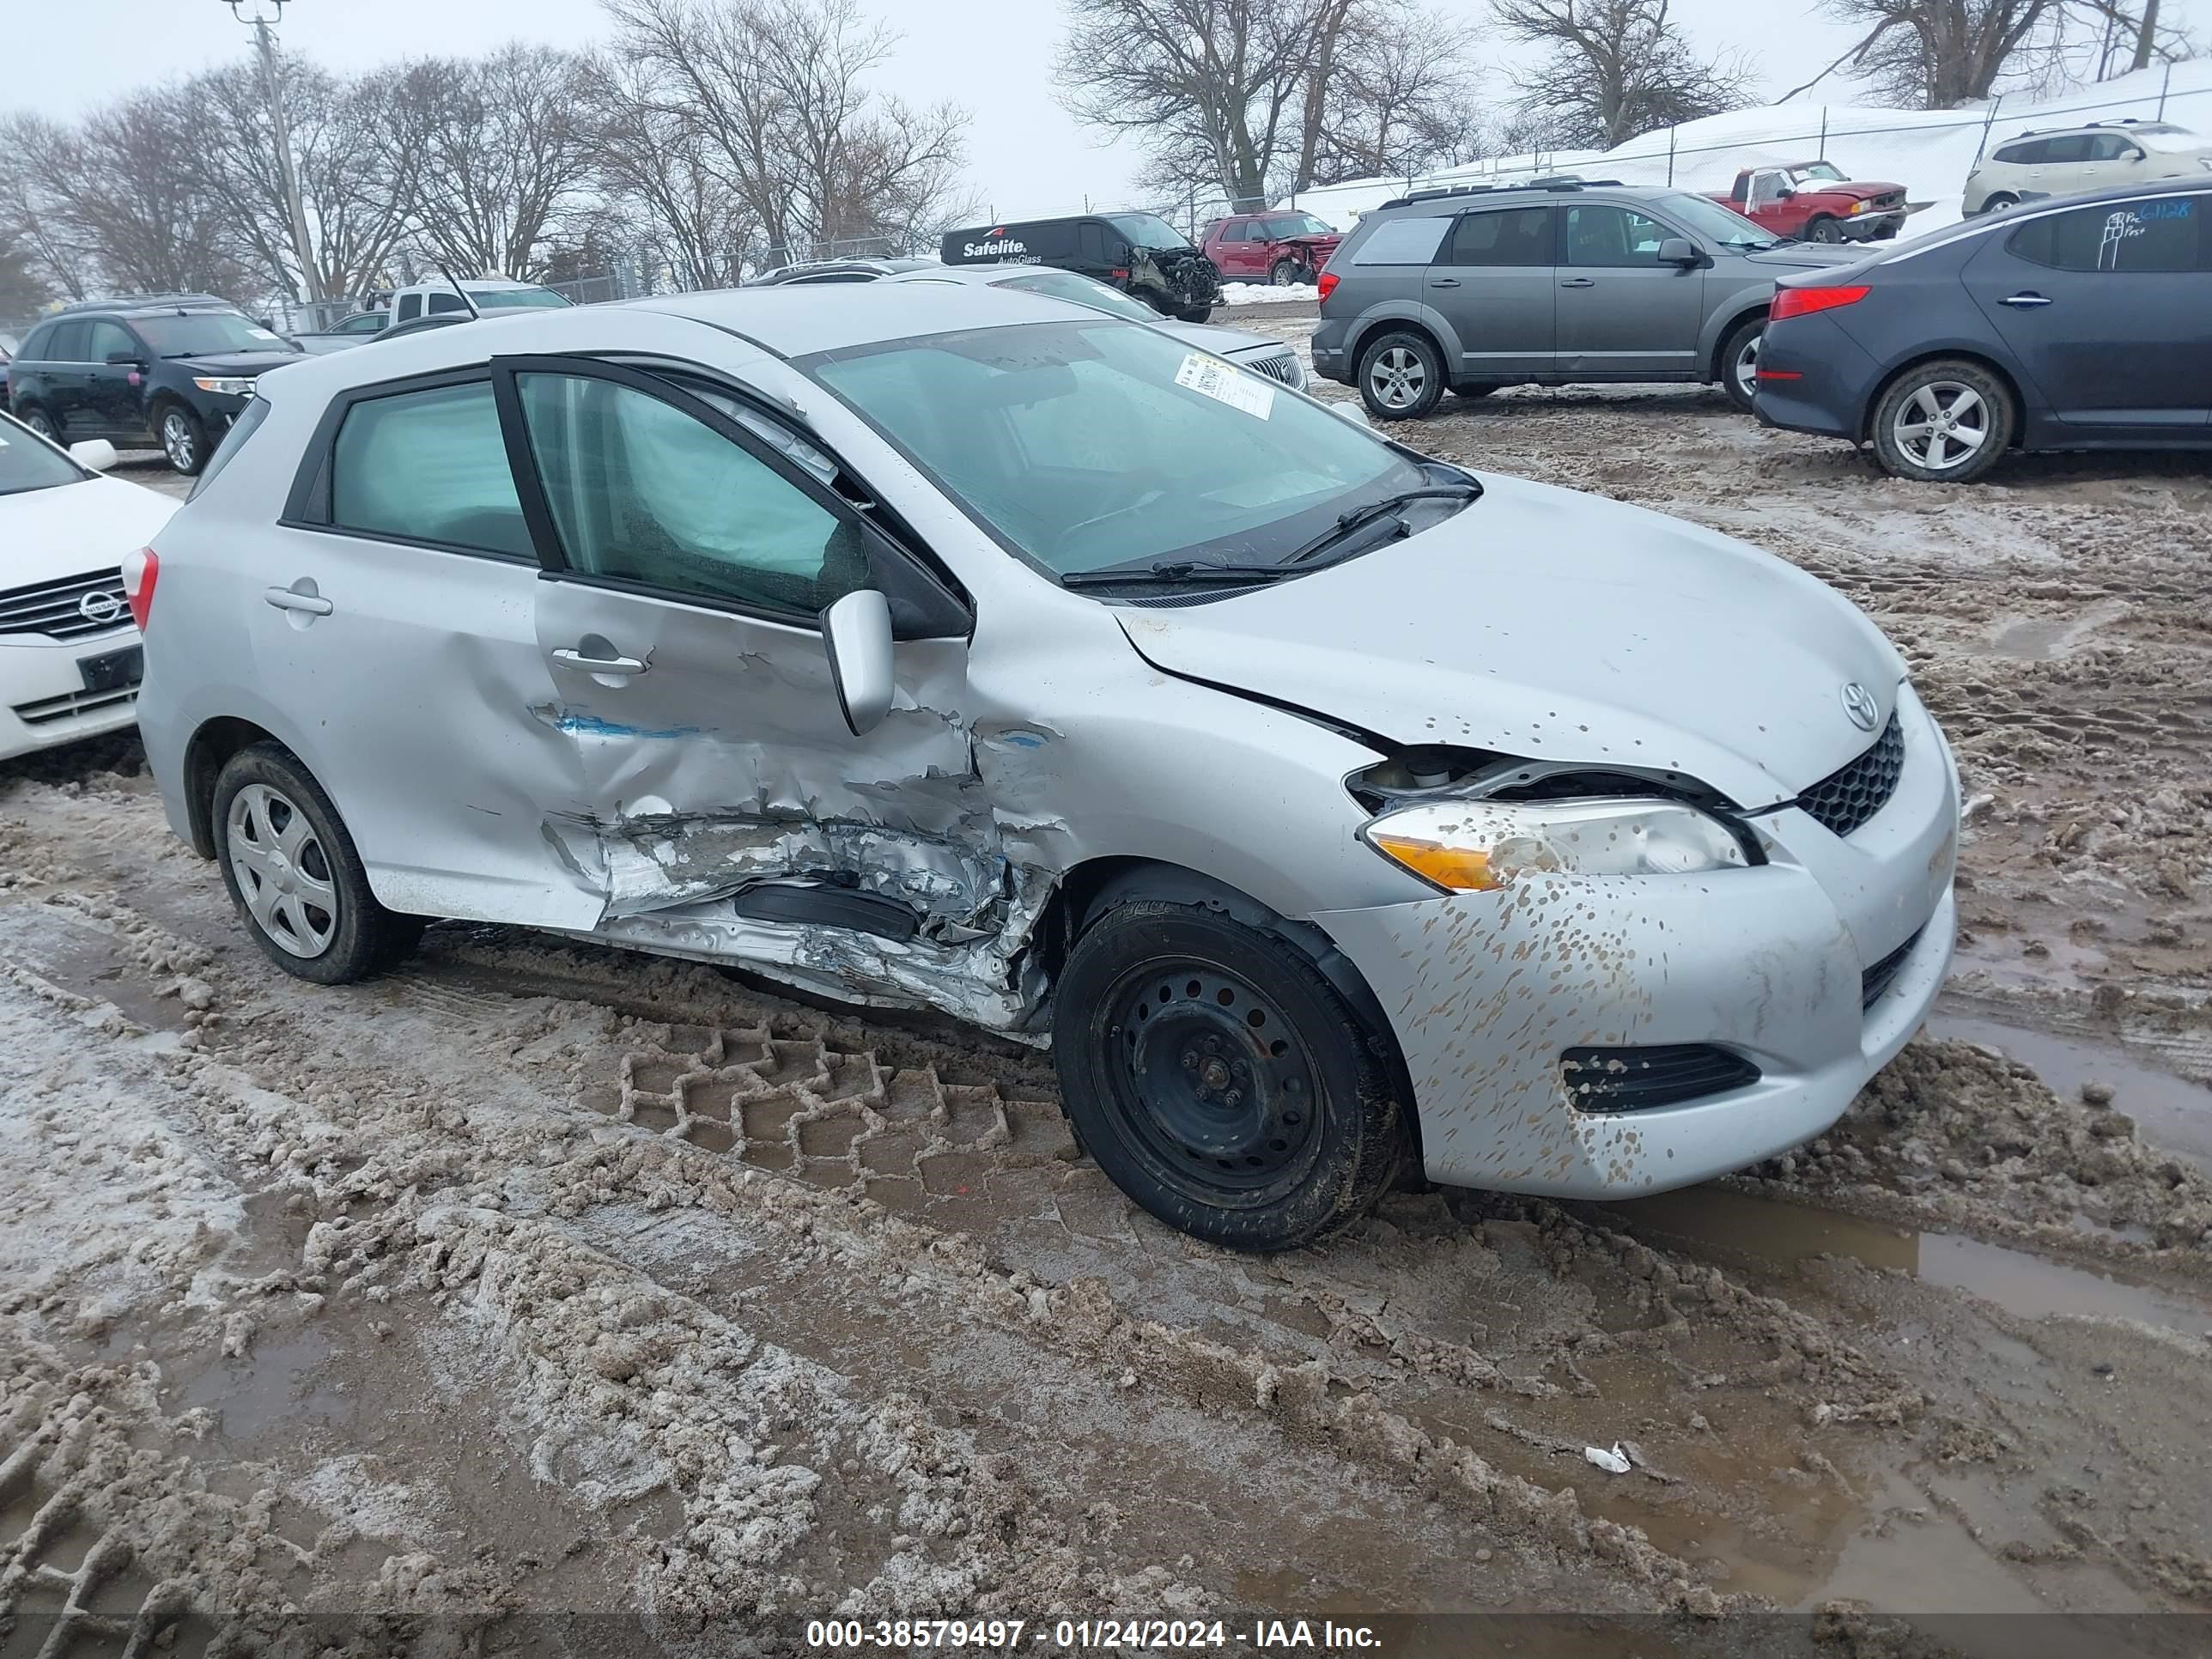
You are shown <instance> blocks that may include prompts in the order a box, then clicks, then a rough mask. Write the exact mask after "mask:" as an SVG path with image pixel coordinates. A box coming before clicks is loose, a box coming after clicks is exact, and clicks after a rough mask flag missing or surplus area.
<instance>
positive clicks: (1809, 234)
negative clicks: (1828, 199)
mask: <svg viewBox="0 0 2212 1659" xmlns="http://www.w3.org/2000/svg"><path fill="white" fill-rule="evenodd" d="M1805 240H1807V241H1808V242H1840V241H1842V240H1844V231H1843V227H1842V226H1840V225H1838V223H1837V222H1835V221H1834V220H1833V219H1826V218H1823V219H1815V220H1814V221H1813V222H1812V223H1811V224H1809V225H1808V226H1806V227H1805Z"/></svg>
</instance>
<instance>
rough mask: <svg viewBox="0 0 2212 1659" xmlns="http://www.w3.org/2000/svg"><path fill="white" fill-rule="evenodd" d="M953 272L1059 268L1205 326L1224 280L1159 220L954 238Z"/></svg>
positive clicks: (1070, 222) (949, 254)
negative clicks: (956, 267)
mask: <svg viewBox="0 0 2212 1659" xmlns="http://www.w3.org/2000/svg"><path fill="white" fill-rule="evenodd" d="M940 251H941V252H942V253H943V255H944V258H945V264H948V265H996V264H1029V265H1057V266H1059V267H1060V269H1061V270H1079V271H1081V272H1082V273H1083V274H1084V275H1085V276H1096V277H1097V279H1098V280H1099V281H1100V282H1102V283H1112V284H1113V285H1114V286H1115V288H1118V289H1122V290H1123V291H1124V292H1126V293H1129V294H1133V295H1136V296H1137V297H1138V298H1139V299H1140V300H1142V301H1145V303H1146V304H1147V305H1149V306H1151V307H1152V309H1153V310H1155V311H1159V312H1164V313H1166V314H1167V315H1168V316H1170V317H1179V318H1181V319H1182V320H1183V321H1184V322H1187V323H1202V322H1204V321H1205V320H1206V319H1207V318H1208V317H1210V316H1211V315H1212V314H1213V306H1214V302H1215V301H1217V300H1218V299H1220V297H1221V272H1220V271H1219V270H1217V269H1216V268H1215V266H1214V263H1213V261H1212V260H1211V259H1209V258H1206V255H1204V254H1203V253H1201V252H1199V251H1198V249H1196V248H1195V247H1193V246H1191V243H1190V239H1189V238H1188V237H1187V236H1185V235H1184V234H1182V232H1181V231H1179V230H1177V229H1176V228H1175V227H1174V226H1173V225H1170V223H1169V222H1167V221H1166V220H1164V219H1163V218H1161V217H1160V216H1159V215H1158V214H1157V213H1085V214H1078V215H1076V216H1073V217H1072V218H1066V219H1025V220H1021V221H1018V222H1015V221H1009V222H1006V224H1003V225H987V226H983V227H981V228H977V229H974V230H949V231H947V232H945V243H944V246H943V248H942V249H941V250H940Z"/></svg>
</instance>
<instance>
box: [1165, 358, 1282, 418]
mask: <svg viewBox="0 0 2212 1659" xmlns="http://www.w3.org/2000/svg"><path fill="white" fill-rule="evenodd" d="M1176 385H1177V386H1188V387H1189V388H1190V389H1191V390H1192V391H1193V392H1197V393H1198V394H1199V395H1200V397H1202V398H1212V399H1213V400H1214V402H1216V403H1218V404H1228V405H1229V406H1230V408H1231V409H1241V410H1243V411H1244V412H1245V413H1246V414H1247V415H1249V416H1253V417H1254V418H1255V419H1256V420H1261V421H1264V420H1266V419H1267V415H1268V411H1269V410H1273V408H1274V406H1275V389H1274V387H1273V386H1269V385H1268V384H1267V382H1266V381H1265V380H1261V379H1260V378H1259V377H1258V376H1257V375H1254V374H1242V373H1240V372H1238V371H1237V369H1235V368H1231V367H1230V365H1228V364H1227V363H1225V362H1222V361H1221V359H1220V358H1218V357H1209V356H1206V354H1205V353H1204V352H1202V351H1194V352H1191V353H1190V354H1189V355H1188V356H1185V357H1184V358H1183V360H1182V368H1178V369H1177V370H1176Z"/></svg>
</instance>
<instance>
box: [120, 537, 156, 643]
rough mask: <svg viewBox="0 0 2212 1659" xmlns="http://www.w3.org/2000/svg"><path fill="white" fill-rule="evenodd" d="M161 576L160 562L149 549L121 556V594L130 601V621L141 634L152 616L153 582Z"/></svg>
mask: <svg viewBox="0 0 2212 1659" xmlns="http://www.w3.org/2000/svg"><path fill="white" fill-rule="evenodd" d="M160 575H161V560H160V559H159V558H158V557H156V556H155V552H154V550H153V549H152V548H150V547H149V548H144V549H142V550H140V551H138V552H136V553H126V554H125V555H124V556H123V592H124V596H125V598H126V599H129V600H130V601H131V620H132V621H134V622H136V623H137V624H138V631H139V632H140V633H142V634H143V633H144V632H145V631H146V623H147V619H148V618H149V617H151V616H152V615H153V614H154V582H155V579H156V578H157V577H159V576H160Z"/></svg>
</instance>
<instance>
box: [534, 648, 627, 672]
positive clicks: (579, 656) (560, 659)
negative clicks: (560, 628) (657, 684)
mask: <svg viewBox="0 0 2212 1659" xmlns="http://www.w3.org/2000/svg"><path fill="white" fill-rule="evenodd" d="M553 660H554V661H555V662H557V663H559V664H561V665H562V666H563V667H567V668H573V669H575V670H576V671H578V672H579V673H584V674H642V673H643V672H645V665H644V664H643V663H642V662H640V661H639V660H638V659H636V658H635V657H587V656H586V655H585V654H584V653H582V652H580V651H575V650H571V649H570V648H569V647H567V646H565V645H556V646H555V647H553Z"/></svg>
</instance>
